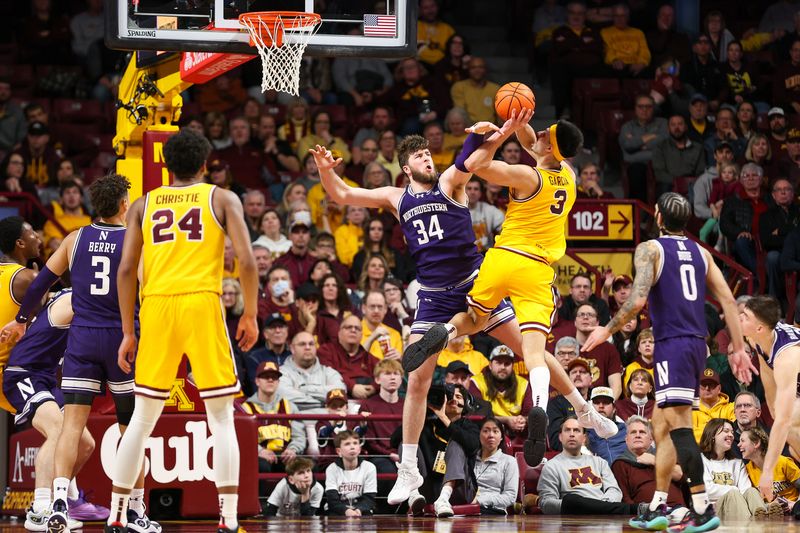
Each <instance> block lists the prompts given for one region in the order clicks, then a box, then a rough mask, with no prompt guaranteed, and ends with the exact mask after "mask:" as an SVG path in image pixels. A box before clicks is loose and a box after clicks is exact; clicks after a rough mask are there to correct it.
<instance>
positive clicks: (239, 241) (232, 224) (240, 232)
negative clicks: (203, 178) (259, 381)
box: [214, 188, 258, 351]
mask: <svg viewBox="0 0 800 533" xmlns="http://www.w3.org/2000/svg"><path fill="white" fill-rule="evenodd" d="M217 195H219V197H218V198H217ZM214 197H215V198H214V199H215V205H219V204H217V202H220V203H221V207H222V211H223V212H224V219H223V220H224V223H225V228H226V229H227V233H228V237H230V238H231V243H232V244H233V250H234V252H235V253H236V258H237V259H238V260H239V282H240V283H241V284H242V297H243V298H244V311H243V312H242V316H241V318H239V325H238V327H237V328H236V340H237V341H239V347H240V348H241V349H242V350H244V351H247V350H249V349H250V348H252V347H253V344H255V342H256V341H257V340H258V324H257V322H256V315H257V314H258V270H257V269H256V260H255V258H254V257H253V249H252V248H251V247H250V234H249V232H248V231H247V226H246V225H245V222H244V212H243V210H242V202H241V201H240V200H239V198H238V197H237V196H236V194H235V193H232V192H231V191H226V190H223V189H219V188H217V189H216V190H215V192H214Z"/></svg>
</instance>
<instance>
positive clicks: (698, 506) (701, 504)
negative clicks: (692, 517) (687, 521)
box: [692, 491, 708, 514]
mask: <svg viewBox="0 0 800 533" xmlns="http://www.w3.org/2000/svg"><path fill="white" fill-rule="evenodd" d="M692 508H693V509H694V512H695V513H697V514H703V513H705V512H706V509H708V494H706V492H705V491H704V492H698V493H697V494H692Z"/></svg>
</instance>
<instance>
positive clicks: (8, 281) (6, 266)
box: [0, 263, 25, 367]
mask: <svg viewBox="0 0 800 533" xmlns="http://www.w3.org/2000/svg"><path fill="white" fill-rule="evenodd" d="M23 268H25V267H24V266H22V265H19V264H17V263H0V321H2V322H3V324H8V323H9V322H11V321H12V320H14V317H16V316H17V313H18V312H19V305H20V302H18V301H17V300H16V299H15V298H14V292H13V290H12V285H13V283H14V277H15V276H16V275H17V274H18V273H19V272H20V271H21V270H22V269H23ZM13 347H14V344H12V343H10V342H3V343H0V367H4V366H6V363H7V362H8V356H9V354H11V348H13Z"/></svg>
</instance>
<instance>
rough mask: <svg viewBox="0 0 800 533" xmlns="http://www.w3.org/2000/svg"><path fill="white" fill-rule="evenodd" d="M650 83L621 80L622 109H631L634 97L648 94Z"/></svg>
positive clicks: (648, 81)
mask: <svg viewBox="0 0 800 533" xmlns="http://www.w3.org/2000/svg"><path fill="white" fill-rule="evenodd" d="M651 88H652V82H651V81H650V80H622V97H621V99H620V100H621V101H622V109H633V108H634V105H635V104H636V97H637V96H639V95H642V94H650V89H651Z"/></svg>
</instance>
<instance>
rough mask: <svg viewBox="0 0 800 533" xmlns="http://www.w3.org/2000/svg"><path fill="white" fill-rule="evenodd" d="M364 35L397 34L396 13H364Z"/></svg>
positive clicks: (381, 35) (387, 35)
mask: <svg viewBox="0 0 800 533" xmlns="http://www.w3.org/2000/svg"><path fill="white" fill-rule="evenodd" d="M364 35H366V36H372V37H376V36H377V37H394V36H396V35H397V16H396V15H364Z"/></svg>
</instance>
